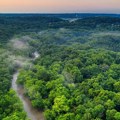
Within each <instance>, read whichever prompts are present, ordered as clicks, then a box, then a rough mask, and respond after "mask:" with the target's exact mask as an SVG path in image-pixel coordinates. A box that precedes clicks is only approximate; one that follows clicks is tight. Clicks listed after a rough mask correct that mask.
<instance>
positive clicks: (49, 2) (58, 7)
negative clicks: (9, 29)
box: [0, 0, 120, 13]
mask: <svg viewBox="0 0 120 120" xmlns="http://www.w3.org/2000/svg"><path fill="white" fill-rule="evenodd" d="M74 12H75V13H120V0H0V13H74Z"/></svg>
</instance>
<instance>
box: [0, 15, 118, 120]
mask: <svg viewBox="0 0 120 120" xmlns="http://www.w3.org/2000/svg"><path fill="white" fill-rule="evenodd" d="M13 38H17V39H14V40H11V39H13ZM20 39H21V41H22V42H24V43H25V45H26V46H27V47H25V48H24V47H23V46H22V48H21V49H20V48H19V49H18V47H13V46H14V45H16V44H15V42H16V41H19V42H18V43H20ZM0 44H1V47H0V68H1V69H0V98H1V99H0V119H1V120H27V119H28V118H27V115H26V113H25V111H24V110H23V107H22V103H21V101H20V100H19V98H18V97H17V95H16V93H15V91H14V90H12V89H11V80H12V75H13V73H14V72H15V71H16V70H17V69H19V71H20V74H19V76H18V80H17V84H19V85H22V86H23V88H24V91H25V93H24V95H25V96H26V97H28V98H29V99H30V101H31V103H32V106H33V107H34V108H36V109H38V110H39V111H43V114H44V116H45V119H46V120H120V18H117V17H105V16H103V17H102V16H101V17H87V18H83V19H78V20H76V21H72V22H71V21H69V20H63V19H60V18H55V17H41V16H19V15H18V16H9V15H6V16H0ZM23 48H24V49H23ZM33 51H38V52H39V54H40V56H39V57H38V58H37V59H36V60H35V61H29V60H28V59H31V57H32V52H33ZM11 56H12V57H13V56H15V59H18V58H19V57H22V59H23V58H24V59H26V62H29V63H30V64H27V66H24V67H21V68H20V66H18V65H17V64H15V63H14V62H15V60H13V59H12V58H11ZM18 56H19V57H18ZM24 59H23V61H24ZM23 61H22V62H23ZM31 64H32V65H31ZM13 98H14V99H13Z"/></svg>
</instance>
